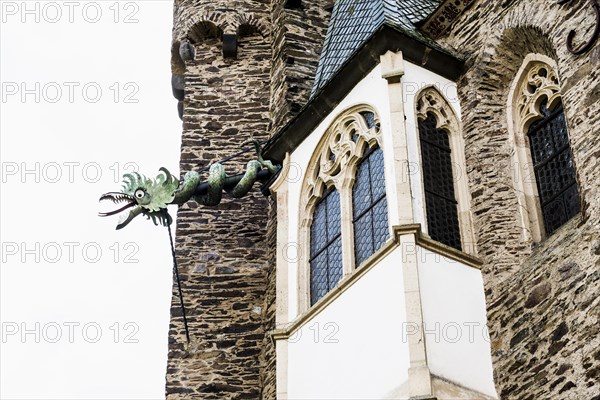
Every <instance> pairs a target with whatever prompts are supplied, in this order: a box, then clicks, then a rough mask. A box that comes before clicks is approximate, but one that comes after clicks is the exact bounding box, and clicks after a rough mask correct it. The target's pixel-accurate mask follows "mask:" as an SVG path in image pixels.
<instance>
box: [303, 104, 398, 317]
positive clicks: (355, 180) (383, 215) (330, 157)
mask: <svg viewBox="0 0 600 400" xmlns="http://www.w3.org/2000/svg"><path fill="white" fill-rule="evenodd" d="M381 140H382V137H381V132H380V128H379V119H378V117H377V115H376V114H375V112H374V111H373V110H372V109H371V108H370V107H367V106H357V107H353V108H351V109H350V110H348V111H346V112H344V113H343V114H342V115H341V116H340V117H338V118H337V119H336V120H335V122H334V123H333V124H332V125H331V126H330V127H329V128H328V129H327V131H326V132H325V133H324V135H323V138H322V139H321V142H320V143H319V145H318V146H317V150H316V151H315V153H314V154H313V156H312V158H311V161H310V162H309V165H310V166H311V167H312V169H311V170H310V171H309V172H308V173H307V174H306V178H305V181H304V184H303V186H302V195H301V196H302V197H301V199H302V204H304V207H302V210H301V212H300V235H299V238H300V244H301V246H302V247H301V248H300V252H301V253H302V254H309V256H308V258H307V260H306V261H304V260H303V259H301V260H300V261H299V262H300V265H299V274H300V276H299V282H300V297H299V305H300V311H304V310H306V309H307V308H308V307H310V306H311V305H313V304H315V303H316V302H317V301H318V300H319V299H321V298H322V297H323V296H324V295H325V294H327V293H328V292H329V291H331V289H332V288H334V287H335V286H336V285H337V284H338V282H339V281H340V279H342V278H343V277H344V276H345V275H348V274H351V273H352V271H353V270H354V269H355V268H356V267H358V266H359V265H360V264H361V263H363V262H364V261H365V260H366V259H367V258H369V257H370V256H371V255H373V253H375V252H376V251H377V250H379V249H380V248H381V246H382V245H383V243H384V242H385V241H386V239H387V238H389V236H390V232H389V230H390V228H389V222H388V205H387V198H386V192H385V171H384V170H385V167H384V159H383V151H382V148H381V145H382V142H381Z"/></svg>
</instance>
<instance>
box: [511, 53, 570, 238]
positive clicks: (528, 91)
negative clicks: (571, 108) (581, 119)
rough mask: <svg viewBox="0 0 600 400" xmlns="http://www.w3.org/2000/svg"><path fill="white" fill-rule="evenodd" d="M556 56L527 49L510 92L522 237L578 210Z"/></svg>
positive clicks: (544, 231)
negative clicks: (554, 59)
mask: <svg viewBox="0 0 600 400" xmlns="http://www.w3.org/2000/svg"><path fill="white" fill-rule="evenodd" d="M552 65H554V61H553V60H552V59H550V58H548V57H545V56H542V55H539V54H530V55H529V56H527V57H526V58H525V61H524V63H523V65H522V67H521V69H520V71H519V73H518V74H517V78H516V79H515V81H514V83H513V86H512V88H511V95H510V96H509V116H512V120H511V124H509V129H510V130H511V131H512V135H511V138H512V139H513V141H514V145H515V152H514V156H513V157H514V162H515V163H516V164H517V165H518V166H519V168H516V169H515V171H516V172H515V185H516V189H517V195H518V200H519V204H520V205H521V207H520V211H521V213H520V216H521V218H520V222H521V226H522V229H523V232H524V236H525V238H526V239H531V240H534V241H540V240H541V239H542V238H543V237H544V236H548V235H551V234H552V233H553V232H555V231H556V230H557V229H558V228H559V227H561V226H562V225H564V224H565V223H566V222H567V221H568V220H570V219H571V218H573V217H574V216H575V215H577V214H578V213H579V211H580V206H579V191H578V188H577V181H576V171H575V165H574V162H573V155H572V152H571V146H570V143H569V134H568V130H567V121H566V119H565V114H564V110H563V105H562V99H561V95H560V88H559V82H558V76H557V74H556V72H555V69H554V68H553V67H552Z"/></svg>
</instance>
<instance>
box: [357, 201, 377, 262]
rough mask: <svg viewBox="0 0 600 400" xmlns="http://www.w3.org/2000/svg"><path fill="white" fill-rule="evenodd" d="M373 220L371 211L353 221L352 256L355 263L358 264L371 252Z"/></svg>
mask: <svg viewBox="0 0 600 400" xmlns="http://www.w3.org/2000/svg"><path fill="white" fill-rule="evenodd" d="M372 227H373V221H372V218H371V212H367V213H365V214H363V215H362V217H361V218H359V219H357V220H356V221H354V256H355V262H356V265H360V264H361V263H362V262H363V261H365V260H366V259H367V258H369V256H370V255H371V254H373V246H374V245H373V235H372V229H373V228H372Z"/></svg>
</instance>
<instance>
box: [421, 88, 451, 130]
mask: <svg viewBox="0 0 600 400" xmlns="http://www.w3.org/2000/svg"><path fill="white" fill-rule="evenodd" d="M416 104H417V120H418V121H422V120H424V119H426V118H427V114H428V113H433V114H434V115H435V117H436V120H437V127H438V128H439V129H443V130H445V131H447V132H448V133H450V134H457V133H458V132H459V129H460V127H459V123H458V118H457V117H456V114H455V113H454V110H453V109H452V106H450V104H449V103H448V101H447V100H446V98H445V97H444V95H442V93H440V91H439V90H438V89H437V88H436V87H435V86H427V87H425V88H423V89H421V91H420V92H419V93H417V103H416Z"/></svg>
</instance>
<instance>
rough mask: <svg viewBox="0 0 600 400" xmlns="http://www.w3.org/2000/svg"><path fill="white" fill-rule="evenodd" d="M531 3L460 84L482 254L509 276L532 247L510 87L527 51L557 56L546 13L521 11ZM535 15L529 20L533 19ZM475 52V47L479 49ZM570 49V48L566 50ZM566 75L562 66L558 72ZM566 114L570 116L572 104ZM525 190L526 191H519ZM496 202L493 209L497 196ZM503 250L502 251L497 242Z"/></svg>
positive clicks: (509, 20)
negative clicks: (525, 242) (517, 158)
mask: <svg viewBox="0 0 600 400" xmlns="http://www.w3.org/2000/svg"><path fill="white" fill-rule="evenodd" d="M523 7H531V6H530V4H529V3H527V2H521V3H518V4H515V8H514V9H511V10H509V11H508V12H507V14H506V15H505V17H504V18H503V19H502V21H500V22H499V23H498V26H497V27H495V28H494V29H492V30H488V33H489V35H487V36H486V40H485V42H484V43H483V44H482V45H481V46H480V49H479V50H478V52H479V53H478V55H477V56H476V57H474V58H473V61H472V66H473V67H472V68H471V69H469V70H468V71H467V72H466V73H465V75H464V76H463V77H461V81H460V82H459V84H458V86H457V89H458V96H459V99H460V100H461V103H462V104H464V105H466V106H467V107H468V109H469V110H470V111H469V112H465V113H464V115H463V116H462V118H461V124H462V127H463V131H464V132H465V133H468V135H465V136H464V138H465V156H466V159H467V160H468V161H469V171H468V177H469V182H470V193H471V196H472V198H473V202H472V215H473V222H474V224H473V225H474V226H475V227H477V234H476V235H475V236H476V237H477V247H478V251H479V253H480V254H491V255H490V258H489V260H488V262H489V263H490V264H491V265H497V267H494V268H493V269H490V270H487V271H486V276H493V278H494V279H499V280H501V279H504V278H505V277H507V276H510V274H511V273H512V272H514V271H516V270H517V269H518V268H519V265H520V264H521V263H522V260H523V257H526V256H527V255H528V254H530V253H531V248H530V247H528V246H524V245H523V237H527V236H529V237H530V233H529V232H524V231H523V226H525V225H528V224H524V221H523V218H522V215H523V213H522V207H523V203H524V202H523V201H521V200H519V197H520V196H522V190H521V189H519V188H518V186H517V185H515V178H514V176H515V175H517V174H519V172H518V168H516V167H517V166H518V164H516V163H515V158H514V155H513V152H514V148H515V146H514V144H513V143H512V140H513V138H514V136H513V135H511V134H510V133H509V128H510V129H514V128H513V127H512V126H513V125H512V112H509V111H508V109H507V101H508V97H509V91H510V88H511V85H512V83H513V81H514V78H515V76H516V74H517V72H518V70H519V67H520V66H521V65H522V63H523V60H524V59H525V57H526V56H527V54H531V53H536V54H541V55H544V56H546V57H548V58H550V59H557V55H556V48H560V49H561V51H562V48H563V47H564V46H562V44H558V45H557V46H555V45H554V41H555V40H556V35H553V34H552V33H553V32H552V29H551V27H550V24H549V23H548V21H545V20H544V18H545V17H546V16H544V15H543V13H537V14H536V15H532V13H531V12H530V11H529V12H527V13H521V14H520V13H519V12H520V11H522V10H523ZM528 18H529V20H528ZM474 50H475V49H474ZM565 51H566V49H565ZM557 72H558V74H559V78H560V72H561V71H560V70H558V71H557ZM565 114H566V116H567V119H568V116H569V107H568V104H567V105H566V106H565ZM519 191H521V192H519ZM492 198H495V199H496V200H495V205H494V207H493V208H490V204H491V199H492ZM499 237H502V238H506V240H503V251H502V252H496V250H495V249H497V240H498V238H499Z"/></svg>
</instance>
